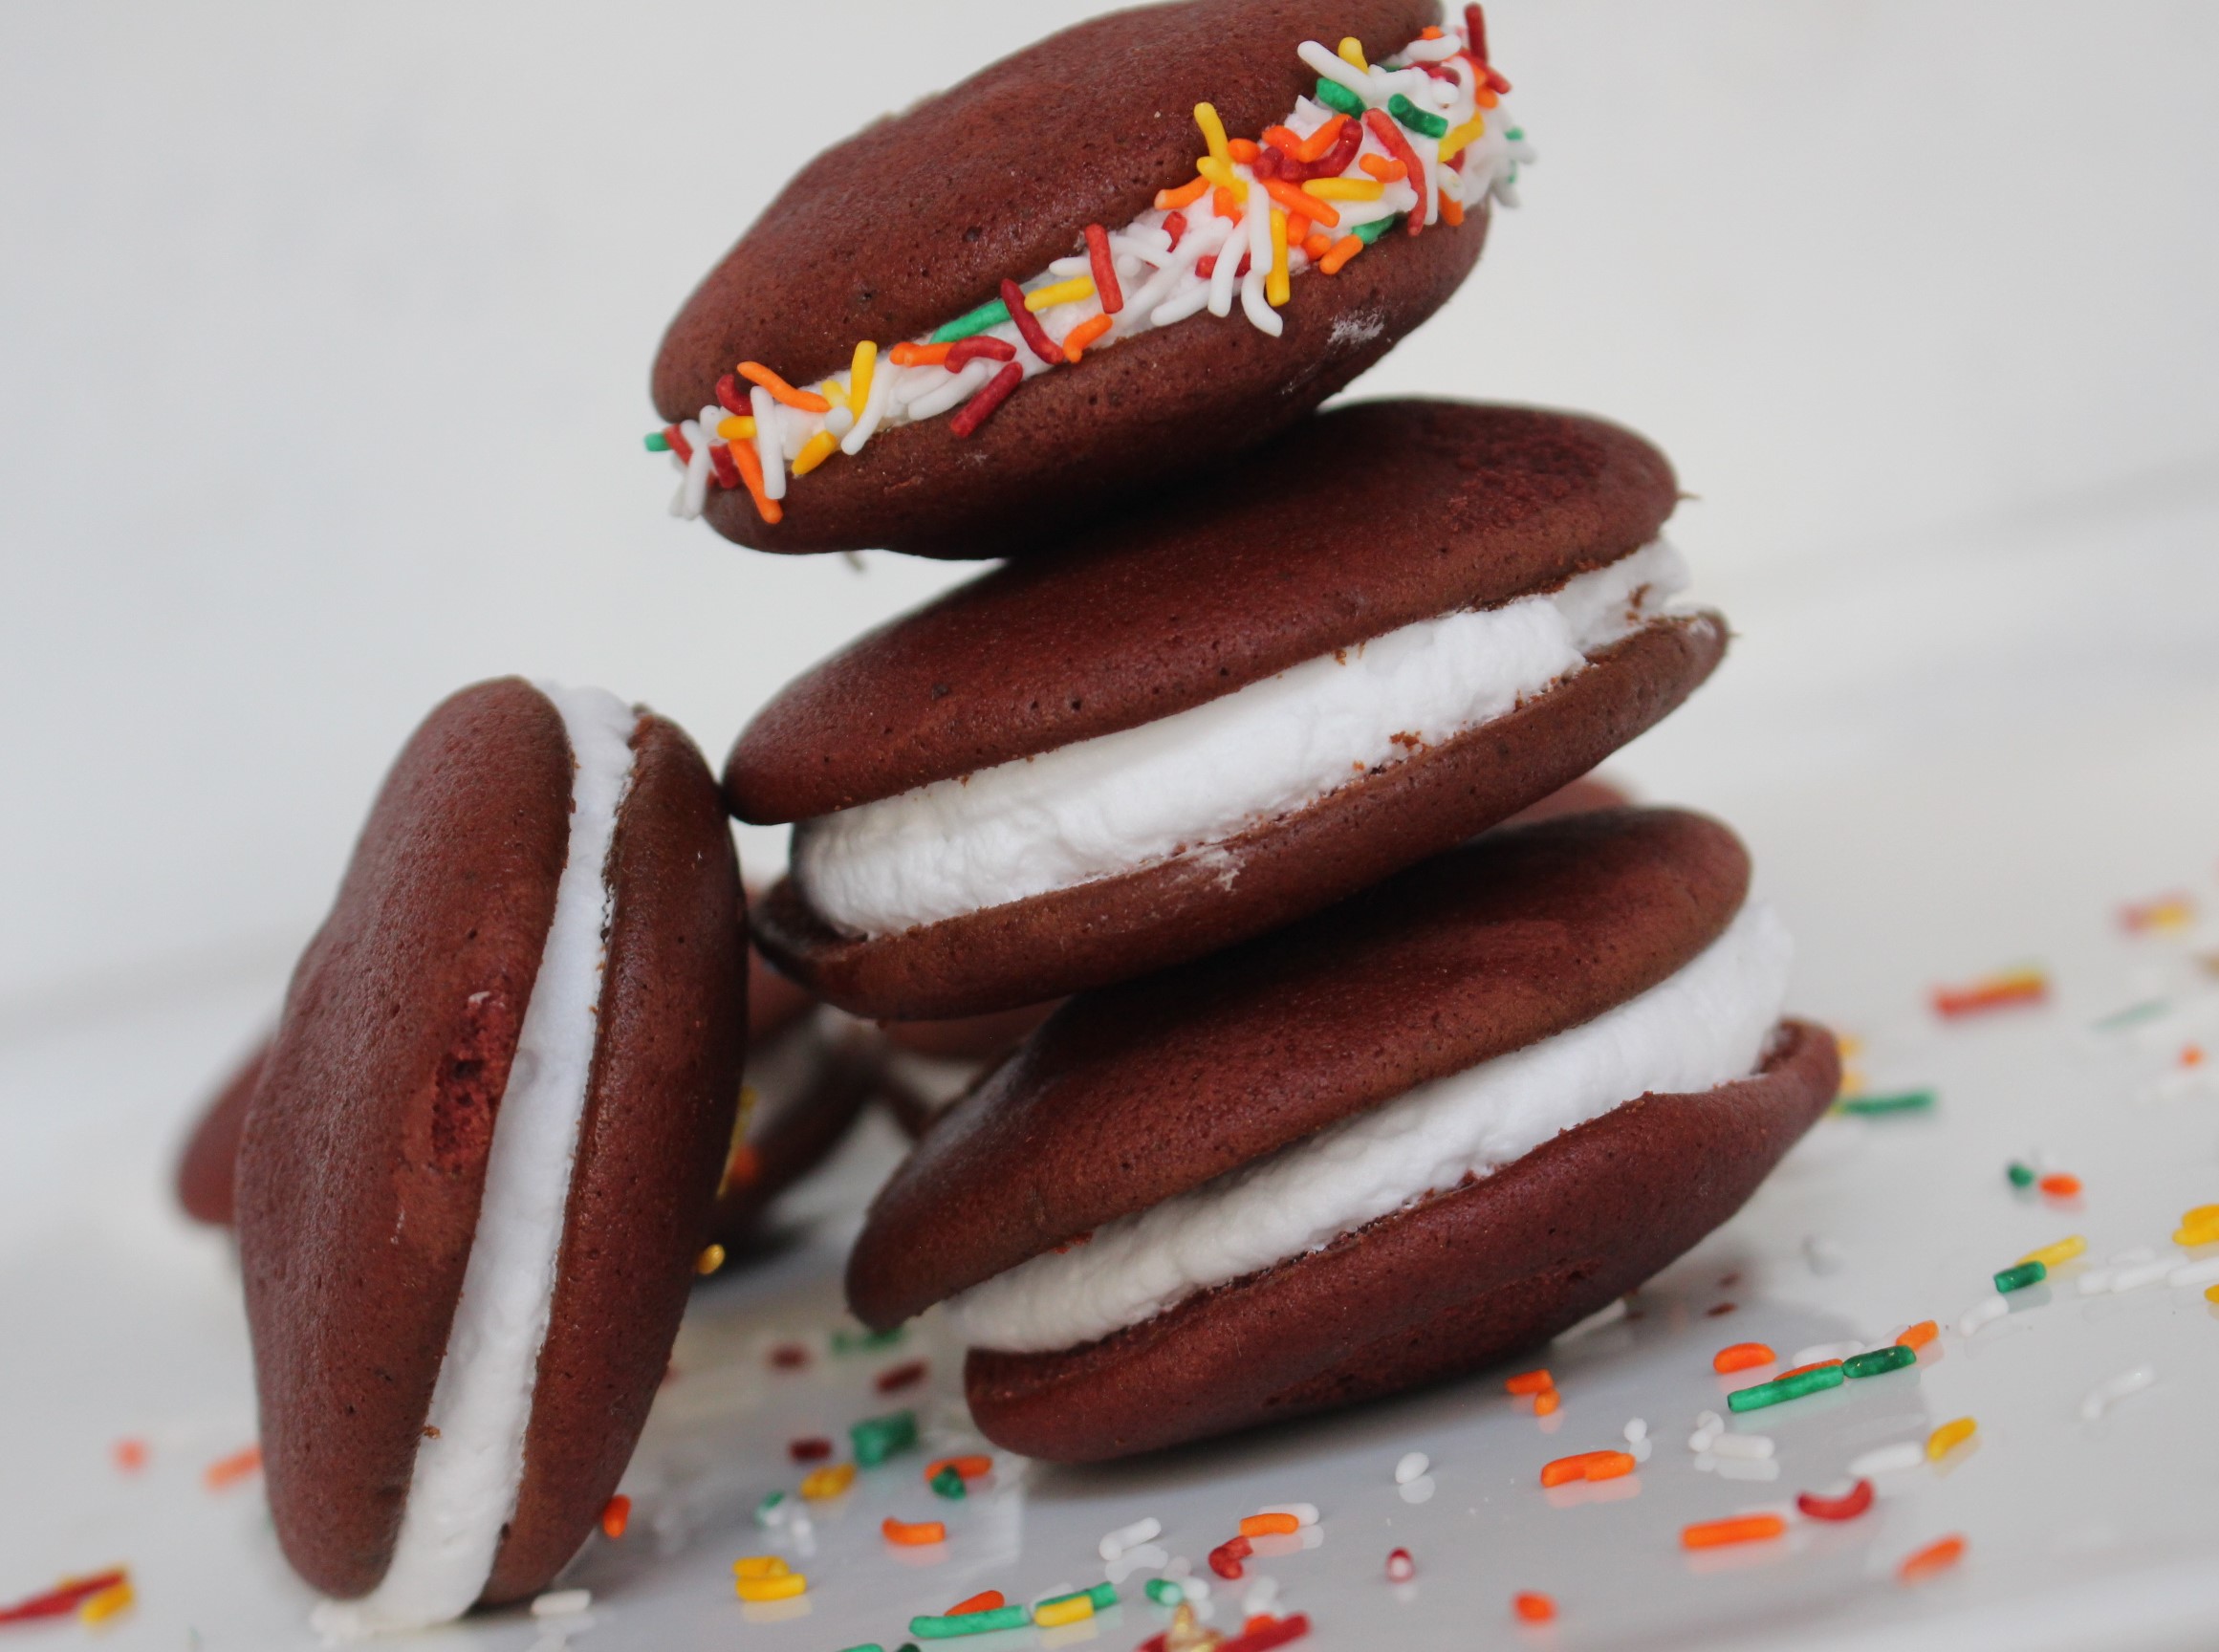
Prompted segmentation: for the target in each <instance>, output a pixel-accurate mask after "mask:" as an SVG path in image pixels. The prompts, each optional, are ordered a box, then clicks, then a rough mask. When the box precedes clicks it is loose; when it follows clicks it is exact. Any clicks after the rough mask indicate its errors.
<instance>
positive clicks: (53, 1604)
mask: <svg viewBox="0 0 2219 1652" xmlns="http://www.w3.org/2000/svg"><path fill="white" fill-rule="evenodd" d="M122 1581H123V1569H122V1568H121V1567H120V1566H119V1567H117V1568H115V1569H114V1570H113V1571H109V1572H99V1573H96V1574H95V1575H94V1576H90V1577H72V1578H71V1579H70V1580H69V1581H68V1582H66V1583H60V1584H56V1585H55V1586H54V1588H52V1589H49V1590H48V1591H47V1592H46V1593H45V1594H43V1595H33V1597H32V1598H30V1599H28V1600H18V1601H17V1602H16V1603H15V1604H14V1605H12V1606H0V1623H29V1622H33V1621H34V1620H35V1619H40V1618H64V1617H67V1616H68V1615H69V1614H70V1613H72V1612H75V1611H76V1609H77V1608H78V1607H79V1606H80V1605H82V1604H83V1603H84V1602H85V1601H87V1600H90V1599H91V1598H93V1597H94V1596H96V1595H98V1594H99V1593H100V1592H101V1591H102V1590H103V1589H113V1588H115V1587H116V1585H117V1584H119V1583H120V1582H122Z"/></svg>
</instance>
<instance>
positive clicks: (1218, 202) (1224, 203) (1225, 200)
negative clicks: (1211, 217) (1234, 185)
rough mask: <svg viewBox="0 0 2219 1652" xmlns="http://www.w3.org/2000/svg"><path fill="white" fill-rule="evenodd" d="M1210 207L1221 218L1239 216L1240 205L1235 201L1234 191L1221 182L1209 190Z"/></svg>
mask: <svg viewBox="0 0 2219 1652" xmlns="http://www.w3.org/2000/svg"><path fill="white" fill-rule="evenodd" d="M1209 209H1210V210H1211V211H1212V212H1214V213H1216V214H1217V215H1218V216H1219V217H1220V218H1238V217H1239V216H1240V215H1241V211H1240V207H1239V206H1238V205H1237V204H1236V203H1235V202H1234V201H1233V198H1232V191H1231V190H1230V189H1228V188H1227V187H1226V186H1225V185H1222V184H1220V185H1218V186H1217V187H1216V188H1214V189H1212V190H1211V191H1210V192H1209Z"/></svg>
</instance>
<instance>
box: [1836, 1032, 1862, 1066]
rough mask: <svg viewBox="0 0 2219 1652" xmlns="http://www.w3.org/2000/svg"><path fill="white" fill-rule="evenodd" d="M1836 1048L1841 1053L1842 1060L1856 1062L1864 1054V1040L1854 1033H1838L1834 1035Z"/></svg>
mask: <svg viewBox="0 0 2219 1652" xmlns="http://www.w3.org/2000/svg"><path fill="white" fill-rule="evenodd" d="M1834 1048H1835V1049H1837V1050H1838V1051H1840V1052H1841V1059H1842V1060H1844V1061H1854V1060H1856V1059H1857V1058H1858V1056H1860V1055H1861V1054H1864V1040H1863V1039H1861V1038H1860V1037H1859V1036H1858V1035H1857V1034H1856V1033H1854V1032H1837V1033H1835V1034H1834Z"/></svg>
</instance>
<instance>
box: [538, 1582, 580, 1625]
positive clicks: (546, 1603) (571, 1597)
mask: <svg viewBox="0 0 2219 1652" xmlns="http://www.w3.org/2000/svg"><path fill="white" fill-rule="evenodd" d="M593 1603H594V1592H593V1591H592V1590H591V1589H553V1590H550V1591H549V1592H548V1593H546V1594H545V1595H542V1596H540V1597H538V1598H536V1599H534V1600H533V1602H532V1616H533V1617H534V1618H568V1617H570V1616H571V1615H572V1614H574V1613H577V1612H583V1611H584V1610H585V1609H586V1608H587V1607H588V1606H591V1605H592V1604H593Z"/></svg>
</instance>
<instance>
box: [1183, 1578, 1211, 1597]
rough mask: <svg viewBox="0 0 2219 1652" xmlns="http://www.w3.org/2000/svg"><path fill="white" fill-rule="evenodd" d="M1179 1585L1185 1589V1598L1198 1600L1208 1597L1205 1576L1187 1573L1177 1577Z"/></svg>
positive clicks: (1207, 1584)
mask: <svg viewBox="0 0 2219 1652" xmlns="http://www.w3.org/2000/svg"><path fill="white" fill-rule="evenodd" d="M1179 1587H1180V1588H1181V1589H1183V1590H1185V1591H1186V1598H1187V1599H1189V1600H1193V1601H1197V1602H1199V1601H1203V1600H1207V1599H1208V1598H1209V1583H1208V1580H1207V1579H1206V1578H1202V1577H1197V1576H1193V1575H1192V1574H1188V1575H1187V1576H1185V1577H1182V1578H1180V1579H1179Z"/></svg>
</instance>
